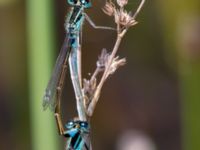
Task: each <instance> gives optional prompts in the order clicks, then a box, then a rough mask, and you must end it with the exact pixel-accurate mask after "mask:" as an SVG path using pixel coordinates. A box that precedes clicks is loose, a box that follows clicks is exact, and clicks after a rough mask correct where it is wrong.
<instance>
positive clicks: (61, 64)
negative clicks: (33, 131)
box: [43, 0, 113, 150]
mask: <svg viewBox="0 0 200 150" xmlns="http://www.w3.org/2000/svg"><path fill="white" fill-rule="evenodd" d="M67 1H68V4H69V5H70V6H71V11H70V12H69V14H68V16H67V18H66V22H65V29H66V37H65V40H64V43H63V45H62V48H61V51H60V54H59V56H58V58H57V60H56V64H55V67H54V70H53V73H52V76H51V79H50V80H49V83H48V85H47V88H46V91H45V95H44V98H43V108H44V109H46V108H48V107H49V108H51V110H53V111H55V117H56V122H57V126H58V129H59V133H60V134H61V135H65V136H66V135H68V137H69V139H70V140H68V141H67V143H68V144H67V145H68V146H67V147H69V148H68V149H70V150H71V149H74V150H82V149H84V147H85V146H84V145H85V144H83V143H88V141H87V140H88V138H87V139H86V138H85V134H86V133H87V134H88V131H89V128H86V127H84V126H82V124H83V123H85V124H88V123H87V122H86V116H85V115H86V114H85V110H84V106H83V95H82V87H81V65H80V48H81V44H80V41H81V30H82V24H83V21H84V19H86V20H87V21H88V22H89V23H90V24H91V25H92V26H93V27H94V28H97V29H109V30H110V29H111V30H113V28H110V27H103V26H96V25H95V24H94V23H93V22H92V20H91V19H90V18H89V16H88V15H87V14H86V13H85V12H84V9H86V8H90V7H91V2H90V0H67ZM68 61H69V66H70V74H71V78H72V83H73V87H74V91H75V95H76V100H77V106H78V107H80V108H79V109H81V111H80V112H79V111H78V113H79V119H80V120H82V121H83V122H81V121H78V122H71V123H73V124H74V125H75V126H73V127H72V128H69V126H68V125H67V130H65V129H64V127H63V123H62V120H61V114H60V99H61V93H62V89H63V83H64V79H65V75H66V68H67V64H68ZM55 96H56V98H55ZM85 131H87V132H85ZM66 133H68V134H66ZM76 136H79V138H81V139H82V140H81V141H82V142H78V141H77V140H78V139H77V138H75V137H76ZM74 142H75V143H77V144H78V145H74V144H73V143H74ZM73 145H74V146H73ZM85 149H88V150H89V149H90V148H89V147H87V148H85Z"/></svg>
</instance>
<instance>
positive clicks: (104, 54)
mask: <svg viewBox="0 0 200 150" xmlns="http://www.w3.org/2000/svg"><path fill="white" fill-rule="evenodd" d="M108 58H109V53H108V52H107V50H106V49H105V48H104V49H102V51H101V55H100V56H99V58H98V61H97V67H98V68H100V69H104V68H105V65H106V64H107V62H108Z"/></svg>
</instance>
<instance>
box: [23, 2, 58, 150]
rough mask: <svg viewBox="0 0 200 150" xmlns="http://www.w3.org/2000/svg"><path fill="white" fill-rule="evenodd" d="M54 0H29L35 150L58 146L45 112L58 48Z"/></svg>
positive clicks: (53, 149) (30, 83)
mask: <svg viewBox="0 0 200 150" xmlns="http://www.w3.org/2000/svg"><path fill="white" fill-rule="evenodd" d="M53 2H54V1H53V0H28V1H27V33H28V61H29V62H28V63H29V85H30V86H29V91H30V110H31V113H30V114H31V117H30V118H31V138H32V149H33V150H56V149H58V143H57V138H56V137H57V134H56V131H57V130H56V127H55V122H54V120H53V119H54V117H53V114H52V113H50V112H48V111H47V112H43V109H42V97H43V94H44V89H45V86H46V85H47V80H48V79H49V77H50V73H51V68H50V66H51V58H52V52H53V51H54V50H55V45H54V43H55V38H54V37H55V34H54V27H53V26H54V25H53V24H54V23H53V22H54V9H53Z"/></svg>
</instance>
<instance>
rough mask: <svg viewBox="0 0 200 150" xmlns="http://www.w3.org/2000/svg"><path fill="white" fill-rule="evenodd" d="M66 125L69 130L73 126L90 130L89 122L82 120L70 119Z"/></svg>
mask: <svg viewBox="0 0 200 150" xmlns="http://www.w3.org/2000/svg"><path fill="white" fill-rule="evenodd" d="M65 126H66V128H67V129H68V130H70V129H73V128H78V129H79V130H84V131H85V130H89V124H88V122H86V121H80V120H74V121H69V122H68V123H67V124H66V125H65Z"/></svg>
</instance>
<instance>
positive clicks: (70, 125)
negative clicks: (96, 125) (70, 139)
mask: <svg viewBox="0 0 200 150" xmlns="http://www.w3.org/2000/svg"><path fill="white" fill-rule="evenodd" d="M73 126H74V122H73V121H70V122H68V123H67V125H66V128H67V129H71V128H73Z"/></svg>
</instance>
